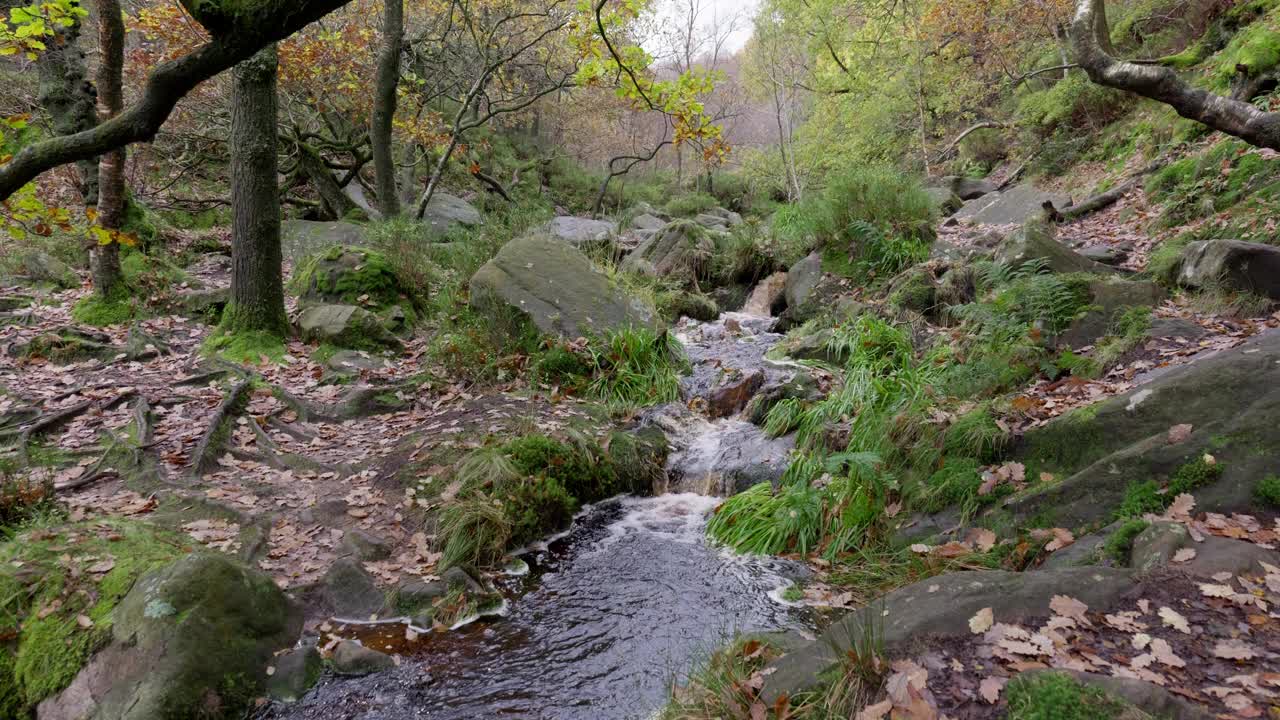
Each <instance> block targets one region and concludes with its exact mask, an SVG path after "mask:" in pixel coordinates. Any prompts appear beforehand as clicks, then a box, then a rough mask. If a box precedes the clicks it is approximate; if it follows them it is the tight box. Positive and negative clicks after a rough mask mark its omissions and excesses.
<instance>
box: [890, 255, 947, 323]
mask: <svg viewBox="0 0 1280 720" xmlns="http://www.w3.org/2000/svg"><path fill="white" fill-rule="evenodd" d="M888 295H889V304H890V305H891V306H893V307H895V308H898V309H900V310H912V311H914V312H918V313H920V314H922V315H928V314H929V313H931V312H933V310H934V308H935V307H937V304H938V280H937V278H935V277H934V275H933V270H932V268H930V267H928V266H925V265H916V266H915V267H911V268H908V269H907V270H904V271H903V272H902V273H901V274H900V275H898V276H897V277H896V278H894V279H893V280H891V281H890V282H889V292H888Z"/></svg>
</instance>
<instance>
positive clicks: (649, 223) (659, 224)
mask: <svg viewBox="0 0 1280 720" xmlns="http://www.w3.org/2000/svg"><path fill="white" fill-rule="evenodd" d="M666 226H667V221H666V220H663V219H662V218H660V217H658V216H656V215H650V214H649V213H641V214H640V215H637V216H635V217H634V218H632V219H631V227H632V228H633V229H636V230H652V231H654V232H657V231H658V230H661V229H662V228H664V227H666Z"/></svg>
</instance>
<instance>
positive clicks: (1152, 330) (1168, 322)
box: [1146, 318, 1209, 340]
mask: <svg viewBox="0 0 1280 720" xmlns="http://www.w3.org/2000/svg"><path fill="white" fill-rule="evenodd" d="M1208 334H1209V331H1208V330H1205V329H1204V328H1203V327H1201V326H1199V325H1197V324H1196V323H1193V322H1191V321H1190V320H1184V319H1182V318H1156V319H1154V320H1152V321H1151V327H1149V328H1147V333H1146V335H1147V337H1148V338H1151V339H1156V338H1183V339H1184V340H1199V339H1201V338H1203V337H1204V336H1206V335H1208Z"/></svg>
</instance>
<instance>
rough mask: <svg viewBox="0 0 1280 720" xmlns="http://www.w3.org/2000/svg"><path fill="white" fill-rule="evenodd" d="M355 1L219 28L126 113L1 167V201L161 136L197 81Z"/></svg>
mask: <svg viewBox="0 0 1280 720" xmlns="http://www.w3.org/2000/svg"><path fill="white" fill-rule="evenodd" d="M349 1H350V0H296V2H292V3H274V4H273V5H274V8H275V9H274V10H273V12H272V13H271V14H270V16H269V17H265V18H262V19H261V20H262V22H255V23H253V24H252V25H250V26H249V27H248V28H245V27H238V28H219V27H218V26H217V25H216V24H215V25H214V28H212V29H213V30H218V29H222V30H223V31H224V32H215V34H214V37H213V39H212V40H210V41H209V42H207V43H205V44H204V45H202V46H200V47H199V48H197V49H196V50H194V51H192V52H191V53H189V54H187V55H184V56H182V57H180V58H177V59H174V60H170V61H168V62H165V63H162V64H160V65H159V66H157V67H156V69H155V71H154V72H152V73H151V77H149V78H148V79H147V84H146V88H145V89H144V91H143V93H142V97H140V98H139V99H138V101H137V102H135V103H134V104H133V105H132V106H130V107H129V108H128V109H127V110H126V111H125V112H123V113H121V114H119V115H117V116H115V117H114V118H112V119H111V120H108V121H107V122H104V123H102V124H101V125H98V126H97V127H94V128H92V129H90V130H85V131H83V132H78V133H75V134H73V135H64V136H60V137H54V138H50V139H48V140H44V141H42V142H38V143H35V144H33V145H29V146H27V147H26V148H24V149H23V150H22V151H21V152H19V153H18V155H17V156H16V157H14V159H13V160H12V161H11V162H10V163H9V164H7V165H5V166H4V167H2V168H0V200H6V199H8V198H9V197H10V196H12V195H13V194H14V193H15V192H17V191H18V189H19V188H21V187H22V186H23V185H26V184H27V183H29V182H31V181H32V180H34V179H35V178H36V177H37V176H39V175H40V174H41V173H43V172H46V171H48V170H52V169H53V168H56V167H58V166H60V165H65V164H67V163H72V162H76V161H78V160H86V159H88V158H92V157H97V156H98V155H102V154H105V153H107V152H109V151H111V150H115V149H117V148H121V147H124V146H126V145H129V144H131V143H136V142H146V141H148V140H151V139H152V138H154V137H155V135H156V133H157V132H159V130H160V126H162V125H163V124H164V122H165V120H167V119H168V118H169V114H170V113H172V112H173V108H174V106H176V105H177V104H178V101H179V100H181V99H182V98H183V97H184V96H186V94H187V93H189V92H191V90H193V89H194V88H195V87H196V86H197V85H199V84H200V83H202V82H204V81H205V80H208V79H209V78H211V77H213V76H215V75H217V74H218V73H221V72H223V71H224V70H227V69H229V68H231V67H233V66H234V65H236V64H238V63H239V62H240V61H242V60H246V59H248V58H250V57H252V56H253V54H254V53H256V52H257V51H258V50H259V49H261V48H262V47H265V46H266V45H269V44H270V43H273V42H276V41H277V40H282V39H284V38H286V37H289V36H290V35H292V34H293V33H295V32H297V31H298V30H300V29H302V28H303V27H304V26H306V25H307V24H309V23H311V22H314V21H315V20H318V19H320V18H321V17H323V16H325V15H327V14H328V13H330V12H332V11H333V10H336V9H337V8H339V7H341V6H343V5H345V4H347V3H348V2H349Z"/></svg>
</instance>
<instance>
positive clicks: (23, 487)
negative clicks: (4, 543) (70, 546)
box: [0, 461, 60, 538]
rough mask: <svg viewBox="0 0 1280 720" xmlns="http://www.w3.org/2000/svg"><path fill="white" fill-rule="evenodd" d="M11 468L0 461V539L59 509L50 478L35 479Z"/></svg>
mask: <svg viewBox="0 0 1280 720" xmlns="http://www.w3.org/2000/svg"><path fill="white" fill-rule="evenodd" d="M15 470H16V468H15V467H14V466H13V464H12V463H10V462H8V461H4V462H2V463H0V538H7V537H10V536H12V535H13V534H14V533H16V532H18V531H19V530H21V529H22V528H24V527H26V526H27V525H29V524H31V523H33V522H38V521H40V520H44V519H47V518H50V517H53V516H55V515H56V514H58V513H59V512H60V506H59V505H58V504H57V500H56V498H55V495H54V491H53V482H52V481H51V480H47V479H46V480H44V481H36V480H33V479H31V477H30V476H29V475H28V474H26V473H17V472H15Z"/></svg>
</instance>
